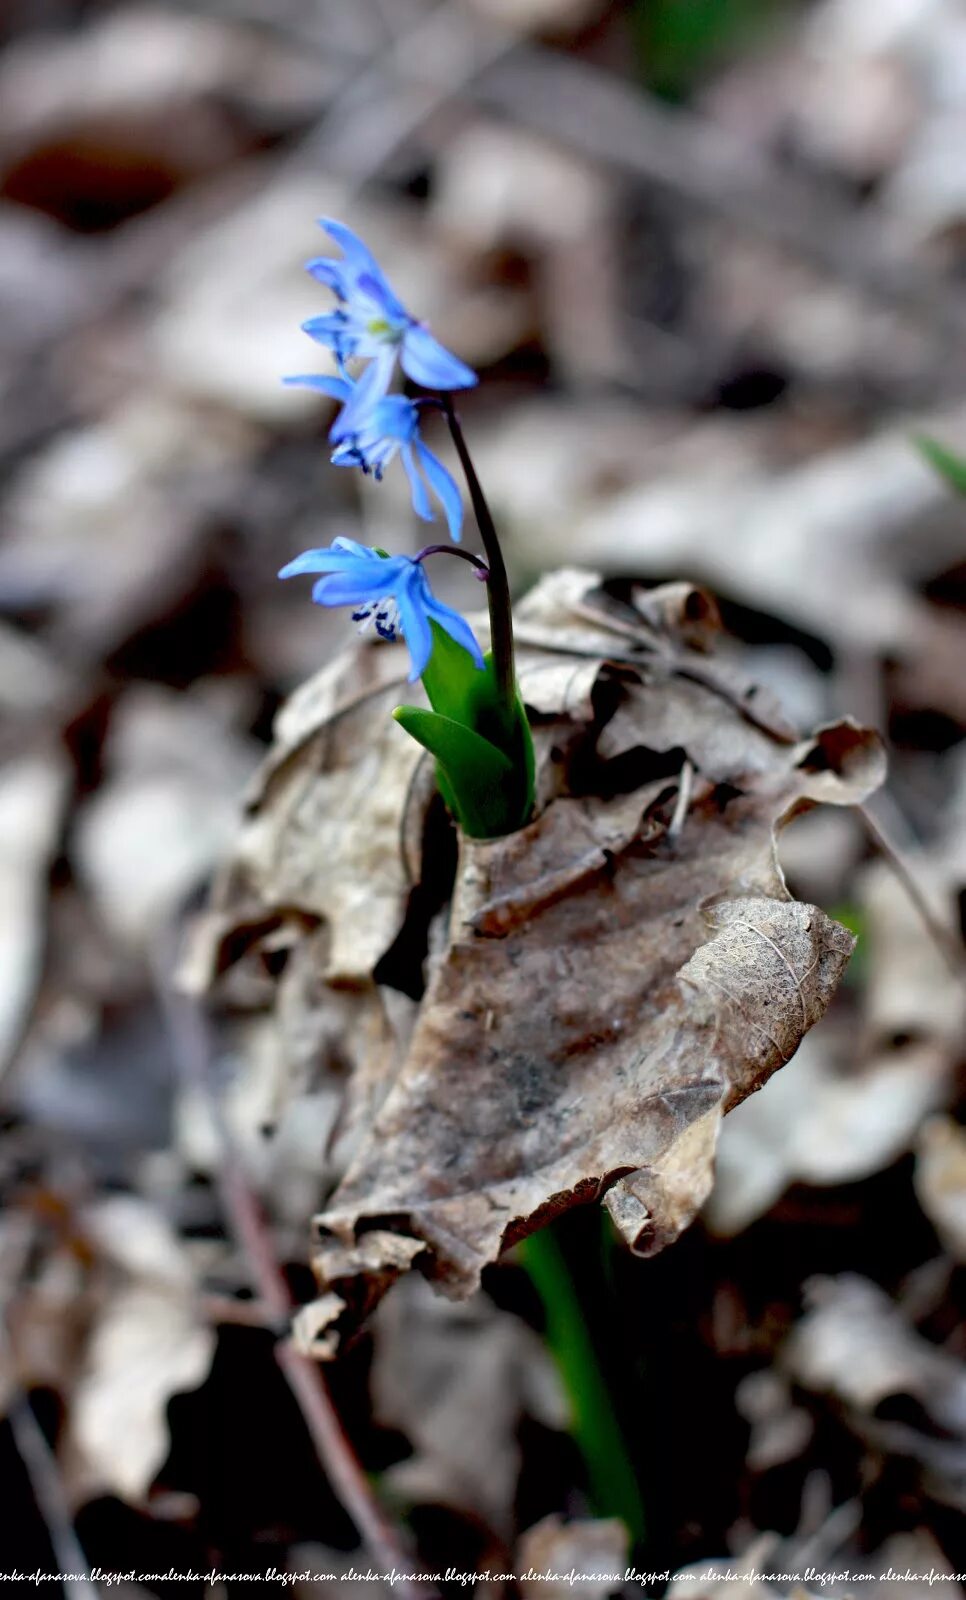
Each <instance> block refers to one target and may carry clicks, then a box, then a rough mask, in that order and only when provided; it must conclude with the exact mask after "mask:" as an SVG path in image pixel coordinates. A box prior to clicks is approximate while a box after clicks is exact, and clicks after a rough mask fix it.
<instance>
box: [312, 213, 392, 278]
mask: <svg viewBox="0 0 966 1600" xmlns="http://www.w3.org/2000/svg"><path fill="white" fill-rule="evenodd" d="M319 227H320V228H322V229H323V231H324V232H325V233H327V234H328V235H329V238H330V239H331V240H333V242H334V243H335V244H337V245H338V246H339V249H340V250H341V251H342V254H343V255H344V256H345V258H346V261H347V262H348V263H349V265H350V267H351V268H352V270H353V272H355V273H360V272H373V273H376V274H377V275H378V273H379V263H378V261H377V260H376V258H375V256H374V255H373V253H372V251H371V250H369V249H368V248H367V246H366V245H364V244H363V242H362V240H361V239H360V238H359V235H358V234H357V233H353V231H352V229H351V228H347V227H346V225H345V223H344V222H337V221H336V220H335V218H334V217H320V218H319Z"/></svg>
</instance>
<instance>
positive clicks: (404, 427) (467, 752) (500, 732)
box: [279, 221, 534, 839]
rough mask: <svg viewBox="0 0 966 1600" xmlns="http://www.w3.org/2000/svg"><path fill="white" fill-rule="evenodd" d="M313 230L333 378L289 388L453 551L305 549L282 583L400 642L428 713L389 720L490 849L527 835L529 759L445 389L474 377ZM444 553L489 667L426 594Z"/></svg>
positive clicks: (346, 252)
mask: <svg viewBox="0 0 966 1600" xmlns="http://www.w3.org/2000/svg"><path fill="white" fill-rule="evenodd" d="M322 226H323V228H324V229H325V230H326V232H327V233H328V235H329V237H330V238H331V239H332V240H334V242H335V243H336V244H337V245H340V246H341V248H342V256H341V257H340V258H337V259H334V260H333V259H331V258H330V257H328V256H324V257H321V258H320V259H319V260H317V261H311V262H310V263H309V271H310V272H311V273H312V275H313V276H314V277H315V278H317V279H318V280H319V282H320V283H324V284H325V285H326V287H327V288H329V289H331V290H332V292H333V294H334V295H335V298H336V309H335V310H334V311H330V312H328V313H327V314H326V315H324V316H319V317H312V318H311V319H310V320H309V321H308V322H306V323H305V324H304V327H305V330H306V332H308V333H309V334H311V336H312V338H313V339H316V340H318V341H319V342H320V343H322V344H325V345H328V346H329V348H330V349H331V350H332V352H333V354H334V356H335V360H336V365H337V368H338V376H328V375H323V374H321V373H306V374H302V375H301V376H297V377H292V378H287V379H286V382H287V383H298V384H303V385H306V386H307V387H308V388H310V389H315V390H317V391H318V392H320V393H321V394H326V395H329V396H330V397H331V398H332V399H334V400H336V401H338V404H339V410H338V414H337V416H336V419H335V421H334V422H333V424H332V427H331V429H330V430H329V441H330V443H331V444H332V446H333V454H332V460H333V462H334V463H335V465H336V466H338V467H361V468H362V470H363V472H366V473H371V474H372V476H373V477H374V478H375V479H377V480H378V479H380V478H381V477H382V475H383V473H384V472H385V470H386V468H387V467H388V466H389V464H390V463H391V462H392V461H393V459H394V458H395V457H396V456H398V457H399V459H400V461H401V462H402V464H403V468H404V470H405V472H406V475H407V477H408V479H409V486H410V491H411V494H412V502H413V507H414V509H415V511H416V512H417V514H418V515H419V516H420V517H423V518H424V519H425V520H426V521H432V519H433V516H434V510H433V502H434V500H435V501H437V502H438V503H439V505H440V506H441V507H442V510H443V513H444V515H445V517H446V522H447V526H448V528H449V533H450V539H451V540H452V541H453V543H450V544H433V545H427V547H426V548H425V549H424V550H420V551H419V553H418V555H415V556H406V555H388V554H387V553H386V551H384V550H371V549H369V548H368V546H366V545H363V544H357V543H356V542H355V540H353V539H345V538H340V539H336V540H334V542H333V543H332V544H331V545H328V546H326V547H325V548H323V549H318V550H306V551H304V552H303V554H302V555H300V556H297V557H296V558H295V560H294V561H290V562H289V563H288V565H287V566H285V567H283V568H282V570H281V572H280V573H279V577H282V578H294V577H296V576H299V575H300V574H303V573H317V574H318V575H319V576H318V581H317V582H316V583H315V585H314V587H313V589H312V598H313V600H315V601H316V602H317V604H318V605H322V606H349V607H351V610H352V619H353V621H354V622H356V623H357V624H358V625H359V631H360V632H364V631H365V630H367V629H374V630H375V633H376V635H377V636H378V637H379V638H381V639H390V640H391V639H396V638H399V637H402V638H403V639H404V640H405V642H406V644H407V645H408V647H409V654H410V657H411V661H412V666H411V671H410V674H409V681H410V682H411V683H412V682H414V681H415V679H416V678H422V680H423V688H424V690H425V692H426V698H427V699H428V701H429V708H428V709H427V708H425V707H423V706H406V705H403V706H397V707H396V709H395V711H394V712H393V716H394V717H395V719H396V721H397V722H398V723H399V724H400V726H401V727H402V728H404V729H405V731H406V732H407V733H409V734H410V735H411V736H412V737H413V738H414V739H415V740H416V741H417V742H418V743H419V744H421V745H422V746H423V748H424V749H425V750H427V751H428V752H429V754H430V755H431V756H433V757H434V759H435V762H436V773H437V781H438V785H439V790H440V793H441V794H442V796H443V799H444V801H445V803H446V805H447V806H448V807H449V809H450V811H451V813H452V815H453V816H454V817H455V819H456V821H457V822H458V823H459V825H460V826H461V827H462V828H463V830H464V832H465V833H466V834H468V835H469V836H470V837H471V838H477V839H490V838H495V837H497V836H498V835H499V834H503V833H511V832H512V831H513V830H514V829H515V828H520V827H522V826H523V825H524V823H525V822H526V821H527V819H528V818H529V816H530V815H531V813H532V810H533V804H534V759H533V740H532V737H531V734H530V726H529V723H528V721H527V715H526V710H525V708H524V705H523V702H522V700H521V698H520V691H519V686H518V683H517V679H516V671H515V667H514V651H513V622H512V616H511V609H510V590H509V584H508V581H507V574H506V565H505V562H504V560H503V555H502V552H501V550H500V545H499V540H498V539H497V535H496V529H495V527H494V524H493V518H492V516H491V515H490V511H489V507H488V506H487V504H486V499H485V496H484V494H483V491H482V488H481V486H480V483H479V479H478V478H477V476H476V471H475V468H474V467H473V463H472V460H471V459H470V455H469V452H468V449H467V446H466V440H465V438H464V437H463V432H462V429H461V427H460V423H459V418H458V417H457V415H456V412H455V411H454V409H453V405H452V402H451V400H450V399H449V391H451V390H453V389H467V388H469V387H470V386H471V385H472V384H475V383H476V381H477V380H476V373H475V372H472V371H471V370H470V368H469V367H467V366H465V365H464V364H463V362H462V361H460V360H459V359H458V358H457V357H456V356H454V355H453V354H451V352H450V351H449V350H446V349H444V347H443V346H442V345H441V344H440V343H439V341H438V340H437V339H434V338H433V335H432V334H431V333H430V331H429V329H428V328H427V327H426V326H425V324H424V323H421V322H417V321H416V318H415V317H413V316H411V315H410V313H409V312H408V311H407V310H406V307H405V306H404V305H403V304H402V302H401V301H400V300H399V298H398V297H397V295H396V294H395V293H394V292H393V290H392V289H391V288H390V286H389V284H388V282H387V280H386V277H385V274H384V273H383V271H382V269H381V268H380V266H379V264H378V262H377V261H375V260H374V259H373V257H372V255H371V254H370V252H369V251H368V250H367V249H366V246H365V245H364V244H363V243H362V241H361V239H357V238H356V236H355V234H354V233H351V232H350V230H349V229H348V228H346V227H344V226H343V225H342V224H341V223H338V222H328V221H325V222H323V223H322ZM350 363H353V364H354V368H355V370H350ZM397 363H398V365H399V367H400V368H401V369H402V372H403V373H404V374H405V376H406V377H407V378H409V379H410V380H411V381H412V382H413V383H416V384H419V385H421V386H423V387H425V388H429V389H432V390H435V391H437V393H436V395H435V396H424V397H423V398H421V399H410V398H409V396H408V395H406V394H402V393H400V392H399V391H398V390H395V391H394V390H392V388H391V385H392V382H393V379H394V376H395V373H396V367H397ZM360 369H361V370H360ZM431 405H436V406H438V407H440V408H441V409H442V410H443V411H444V413H445V416H446V421H447V424H448V426H449V430H450V433H451V435H452V438H453V443H454V444H455V446H456V451H457V454H458V456H459V459H460V464H461V466H462V468H463V472H464V474H465V476H466V480H467V484H468V486H469V490H470V498H471V500H472V503H473V510H474V512H475V515H476V523H477V527H478V529H479V533H480V538H481V540H482V542H483V548H484V550H485V552H486V561H485V562H484V561H483V560H481V558H480V557H479V556H476V555H472V554H471V553H470V552H469V551H466V550H461V549H459V548H458V547H457V541H458V540H459V538H460V536H461V533H462V528H463V500H462V496H461V494H460V491H459V489H458V487H457V485H456V483H455V481H454V479H453V478H452V477H451V476H450V474H449V472H448V471H447V470H446V468H445V467H444V466H443V463H442V462H441V461H439V460H438V459H437V457H436V456H435V455H434V454H433V452H432V451H431V450H430V449H429V446H428V445H427V444H426V443H425V441H424V440H423V438H422V435H421V433H420V426H419V425H420V418H421V416H422V415H423V408H424V407H426V406H431ZM444 553H445V554H448V555H452V556H460V557H462V559H463V560H464V561H467V562H469V563H470V564H471V565H472V566H473V567H474V568H475V570H476V575H477V577H479V578H482V579H484V580H485V582H486V587H487V604H488V609H489V614H490V640H491V646H490V650H489V651H488V652H487V654H486V655H485V656H484V654H483V651H482V650H481V649H480V646H479V644H478V642H477V640H476V638H475V636H474V634H473V630H472V629H471V628H470V626H469V624H468V623H467V622H466V621H465V619H464V618H463V617H461V616H460V614H459V612H458V611H454V610H453V609H452V608H451V607H450V606H447V605H444V604H443V602H442V601H441V600H437V599H436V597H435V595H434V594H433V591H432V590H431V588H430V586H429V580H428V578H427V577H426V572H425V568H424V562H425V561H426V559H427V557H429V556H431V555H440V554H444Z"/></svg>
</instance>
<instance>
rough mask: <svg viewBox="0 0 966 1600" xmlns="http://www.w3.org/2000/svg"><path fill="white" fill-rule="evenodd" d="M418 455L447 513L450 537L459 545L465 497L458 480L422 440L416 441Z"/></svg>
mask: <svg viewBox="0 0 966 1600" xmlns="http://www.w3.org/2000/svg"><path fill="white" fill-rule="evenodd" d="M416 453H417V455H418V456H419V460H420V462H421V463H422V468H423V471H424V472H425V474H426V477H427V479H428V481H429V487H430V488H431V489H432V491H433V493H434V494H435V495H436V497H437V498H438V500H439V502H440V505H441V506H442V508H443V510H444V511H445V513H446V521H447V522H448V523H449V536H450V538H451V539H452V540H453V542H454V544H459V542H460V538H461V537H462V532H463V497H462V495H461V494H460V492H459V488H458V487H457V484H456V480H455V478H454V477H453V476H452V474H451V473H449V472H447V470H446V468H445V467H444V466H443V463H442V462H441V461H440V460H439V458H438V457H437V456H434V455H433V452H432V450H430V449H429V447H428V445H425V444H423V441H422V440H421V439H417V441H416Z"/></svg>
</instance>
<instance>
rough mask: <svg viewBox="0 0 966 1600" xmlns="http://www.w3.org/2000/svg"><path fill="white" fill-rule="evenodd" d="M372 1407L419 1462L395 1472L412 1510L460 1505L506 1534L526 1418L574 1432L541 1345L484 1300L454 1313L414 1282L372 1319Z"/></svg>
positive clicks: (394, 1483)
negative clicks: (521, 1428) (519, 1435)
mask: <svg viewBox="0 0 966 1600" xmlns="http://www.w3.org/2000/svg"><path fill="white" fill-rule="evenodd" d="M374 1334H375V1355H374V1361H373V1367H372V1378H371V1383H372V1400H373V1409H374V1413H375V1415H376V1417H377V1419H378V1420H379V1421H381V1422H382V1423H384V1424H386V1425H388V1426H390V1427H395V1428H399V1429H401V1431H402V1432H403V1433H405V1434H406V1436H407V1438H408V1439H409V1440H410V1442H411V1444H412V1446H413V1450H414V1454H413V1455H412V1456H411V1457H409V1458H408V1459H407V1460H405V1461H401V1462H399V1463H398V1464H397V1465H396V1466H393V1467H391V1468H389V1471H388V1473H387V1475H386V1477H387V1481H388V1485H389V1486H391V1488H392V1490H393V1492H394V1494H395V1495H397V1496H399V1497H401V1498H402V1499H403V1500H405V1501H406V1502H408V1503H409V1504H419V1503H422V1502H430V1503H436V1504H439V1505H448V1506H452V1507H454V1508H455V1509H457V1510H458V1511H463V1512H465V1511H470V1512H472V1513H473V1514H474V1515H476V1516H479V1517H480V1518H482V1520H483V1521H484V1522H485V1523H486V1524H487V1525H488V1526H489V1527H490V1528H492V1529H493V1530H494V1531H496V1532H498V1533H499V1534H501V1535H502V1536H504V1537H505V1536H506V1535H508V1534H509V1532H510V1531H511V1529H512V1526H513V1507H514V1499H515V1495H516V1489H517V1478H518V1476H519V1472H520V1463H521V1451H520V1446H519V1443H518V1439H517V1430H518V1427H519V1425H520V1422H521V1419H522V1417H523V1416H524V1415H529V1416H532V1417H536V1418H537V1420H538V1421H540V1422H543V1423H544V1424H545V1425H547V1426H549V1427H556V1428H559V1429H561V1430H563V1429H565V1428H566V1424H567V1408H566V1404H565V1402H564V1400H563V1396H562V1395H561V1393H560V1389H559V1384H558V1383H557V1381H556V1372H555V1369H554V1368H553V1366H552V1364H551V1362H550V1359H549V1357H548V1355H547V1352H546V1350H545V1348H544V1346H543V1344H542V1342H541V1340H540V1339H539V1338H538V1337H537V1336H536V1334H534V1333H533V1332H532V1330H531V1329H529V1328H528V1327H527V1326H526V1324H525V1323H523V1322H521V1321H520V1319H519V1318H517V1317H513V1316H510V1315H509V1314H508V1313H506V1312H502V1311H498V1310H497V1308H496V1307H495V1306H494V1305H492V1304H491V1303H490V1302H489V1301H488V1300H486V1299H485V1297H482V1296H479V1297H477V1298H476V1299H474V1300H473V1302H472V1303H471V1304H470V1305H461V1306H454V1305H452V1304H449V1303H447V1302H445V1301H441V1300H439V1299H438V1298H437V1297H436V1296H435V1295H433V1294H431V1292H430V1290H429V1289H428V1288H427V1286H426V1284H425V1283H424V1282H423V1281H422V1279H420V1278H419V1277H417V1276H415V1275H410V1277H409V1279H408V1280H406V1281H405V1282H404V1283H401V1284H400V1285H399V1289H398V1291H397V1292H396V1294H394V1295H390V1296H389V1298H388V1299H387V1300H386V1301H384V1302H383V1304H382V1305H381V1306H380V1307H379V1311H378V1313H377V1315H376V1318H375V1321H374Z"/></svg>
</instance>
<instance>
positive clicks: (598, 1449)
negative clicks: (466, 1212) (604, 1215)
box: [520, 1228, 644, 1541]
mask: <svg viewBox="0 0 966 1600" xmlns="http://www.w3.org/2000/svg"><path fill="white" fill-rule="evenodd" d="M520 1250H521V1255H522V1259H523V1265H524V1267H525V1269H526V1271H527V1273H528V1274H529V1276H530V1279H531V1281H532V1282H533V1284H534V1287H535V1288H536V1290H537V1293H538V1294H539V1296H540V1299H541V1300H542V1301H543V1307H544V1313H545V1315H546V1339H547V1344H548V1346H549V1348H550V1353H551V1355H552V1356H553V1359H554V1361H555V1363H556V1366H557V1370H558V1372H559V1373H560V1377H561V1379H562V1381H563V1385H564V1389H565V1390H566V1393H567V1398H568V1400H569V1401H570V1407H571V1432H572V1434H573V1437H574V1440H575V1441H576V1444H577V1446H578V1448H579V1450H580V1453H581V1455H582V1456H583V1458H584V1462H585V1464H586V1468H587V1478H588V1483H589V1486H590V1492H591V1498H592V1499H593V1502H594V1508H595V1510H596V1511H597V1512H598V1513H599V1514H600V1515H601V1516H610V1517H620V1518H621V1520H622V1521H623V1522H624V1523H625V1525H626V1526H627V1528H628V1530H629V1532H630V1534H631V1537H632V1539H634V1540H635V1541H640V1540H642V1539H643V1537H644V1507H643V1504H642V1502H641V1495H640V1490H639V1489H638V1485H637V1477H636V1475H635V1472H634V1468H633V1466H632V1465H631V1461H630V1457H629V1456H628V1453H627V1446H626V1445H625V1443H624V1436H623V1433H622V1432H621V1426H620V1423H619V1422H618V1420H617V1414H616V1412H615V1410H614V1406H613V1402H612V1400H611V1396H610V1391H609V1389H608V1387H607V1384H606V1382H605V1381H604V1376H603V1373H602V1372H601V1370H600V1364H599V1362H598V1360H597V1353H596V1351H595V1349H594V1344H593V1340H592V1339H591V1336H590V1332H589V1330H588V1328H587V1324H586V1322H585V1321H584V1316H583V1312H582V1310H581V1307H580V1301H579V1299H578V1297H577V1291H576V1289H575V1288H574V1283H573V1279H572V1278H571V1276H570V1272H569V1270H568V1268H567V1263H566V1260H565V1258H564V1254H563V1251H562V1250H561V1248H560V1245H559V1244H558V1242H557V1240H556V1238H555V1237H554V1235H553V1234H552V1233H551V1231H550V1230H549V1229H548V1228H544V1229H542V1231H541V1232H539V1233H532V1234H531V1235H530V1236H529V1238H527V1239H525V1240H524V1241H523V1244H522V1245H521V1247H520Z"/></svg>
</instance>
